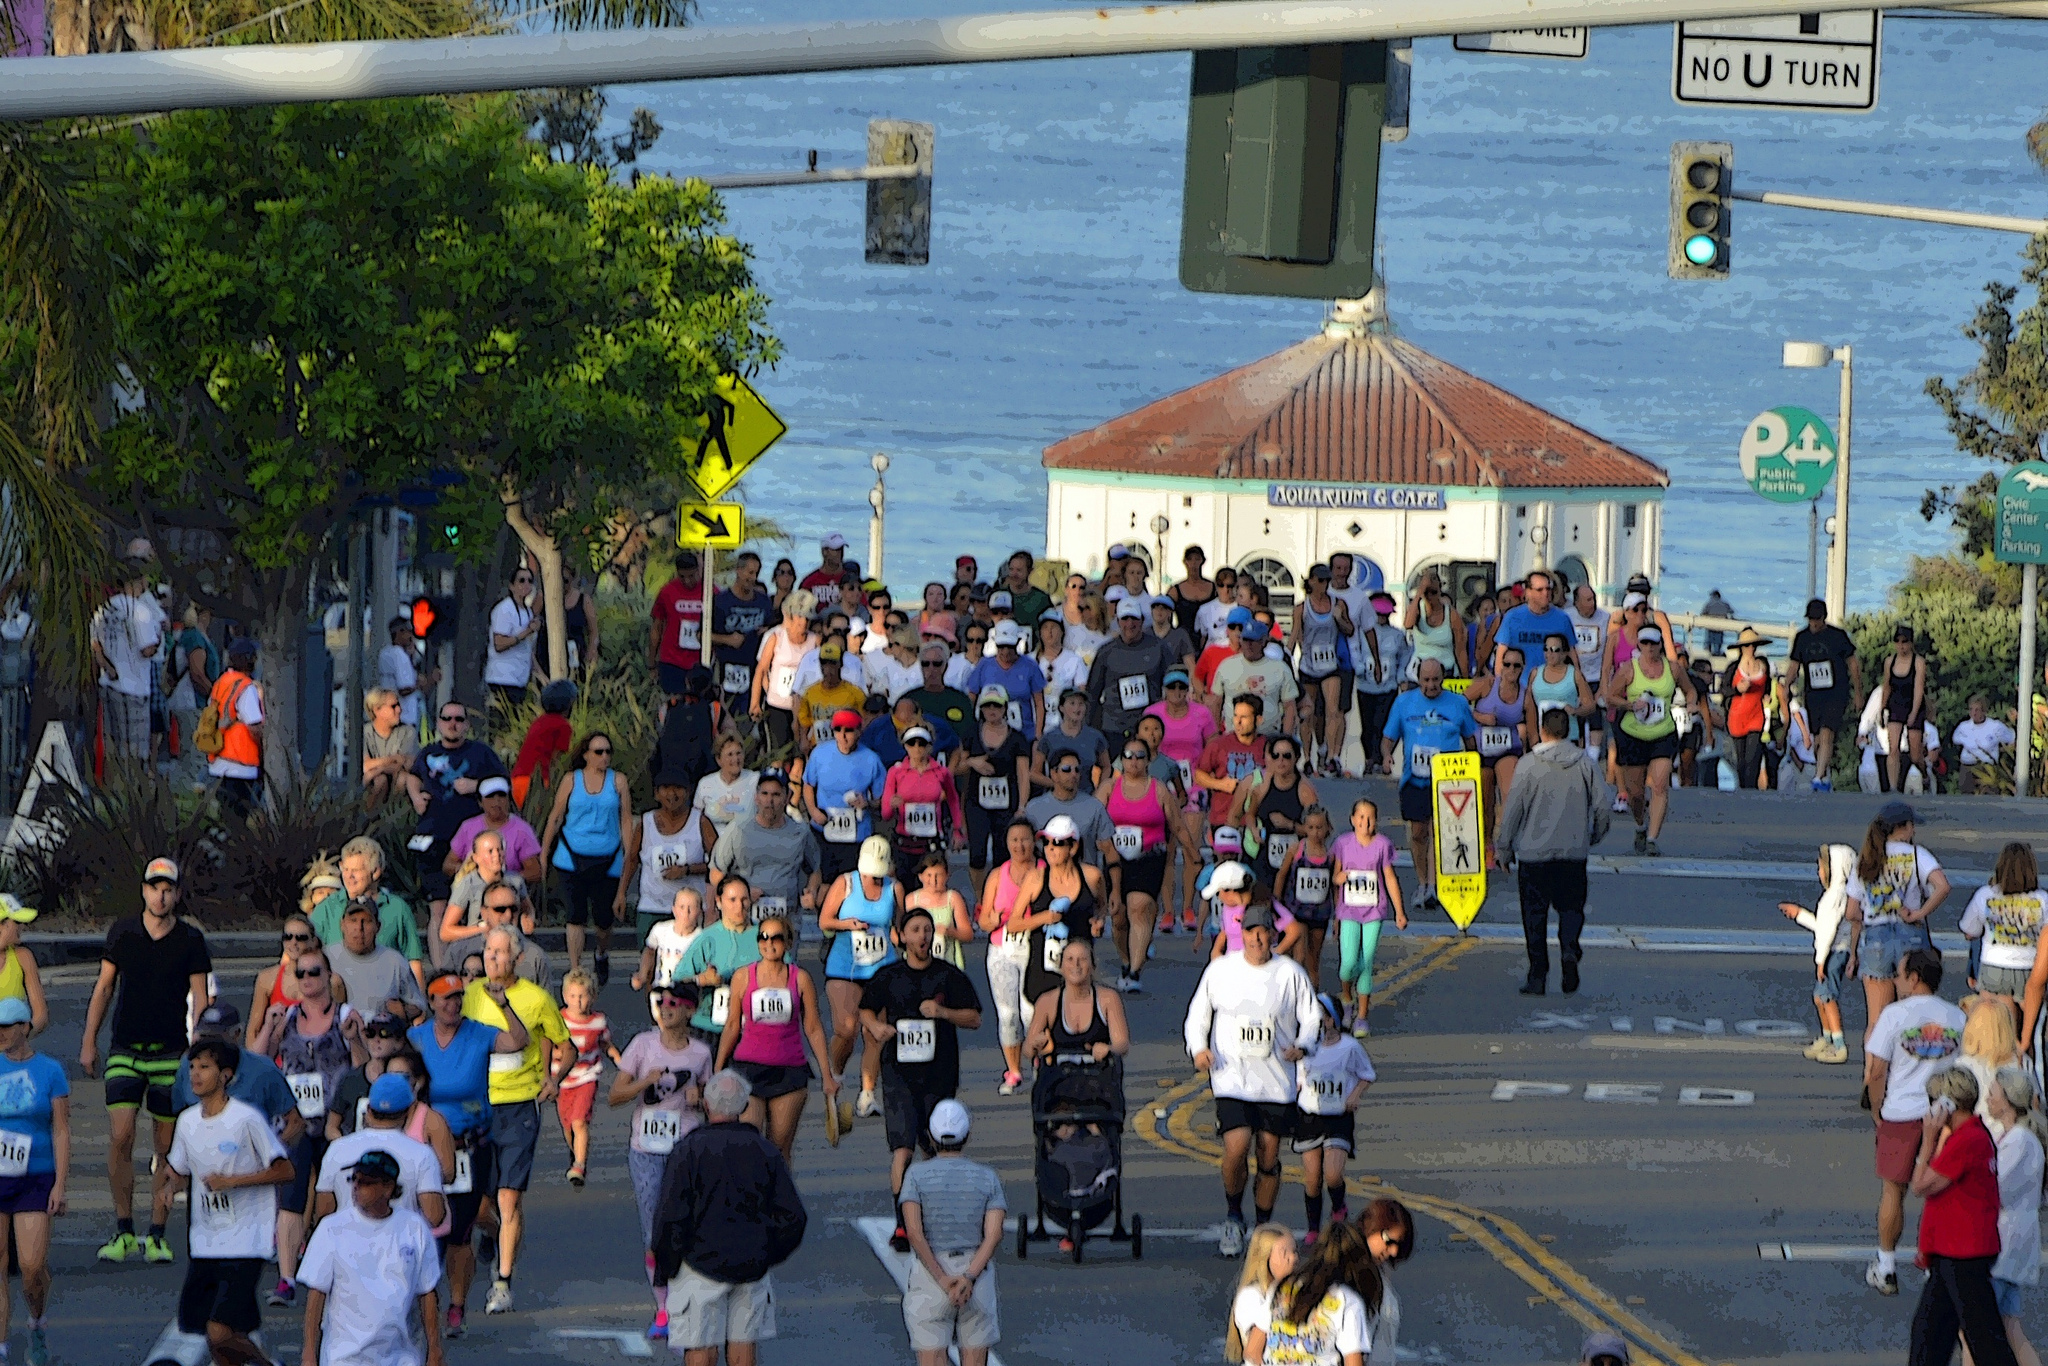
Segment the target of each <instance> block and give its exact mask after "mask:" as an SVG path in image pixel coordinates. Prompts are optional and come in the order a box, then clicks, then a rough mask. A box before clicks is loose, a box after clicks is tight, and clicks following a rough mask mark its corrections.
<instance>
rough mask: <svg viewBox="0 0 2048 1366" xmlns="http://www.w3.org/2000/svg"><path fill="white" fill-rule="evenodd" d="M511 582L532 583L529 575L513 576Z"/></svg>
mask: <svg viewBox="0 0 2048 1366" xmlns="http://www.w3.org/2000/svg"><path fill="white" fill-rule="evenodd" d="M512 582H514V583H532V582H533V575H531V574H514V575H513V576H512Z"/></svg>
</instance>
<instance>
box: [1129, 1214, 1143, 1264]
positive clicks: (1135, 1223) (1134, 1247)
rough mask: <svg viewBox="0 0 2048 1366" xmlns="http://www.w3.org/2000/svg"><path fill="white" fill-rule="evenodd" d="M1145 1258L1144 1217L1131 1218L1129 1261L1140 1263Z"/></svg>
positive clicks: (1139, 1215) (1135, 1215)
mask: <svg viewBox="0 0 2048 1366" xmlns="http://www.w3.org/2000/svg"><path fill="white" fill-rule="evenodd" d="M1144 1257H1145V1216H1144V1215H1142V1214H1133V1215H1132V1216H1131V1260H1132V1261H1134V1262H1136V1261H1142V1260H1144Z"/></svg>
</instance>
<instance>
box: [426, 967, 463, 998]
mask: <svg viewBox="0 0 2048 1366" xmlns="http://www.w3.org/2000/svg"><path fill="white" fill-rule="evenodd" d="M462 992H463V985H462V979H461V978H460V977H457V976H456V975H455V974H454V973H452V972H444V973H442V974H441V975H440V976H439V977H436V978H434V979H433V980H432V981H430V982H428V983H427V999H428V1000H432V999H433V998H434V997H436V996H460V995H461V994H462Z"/></svg>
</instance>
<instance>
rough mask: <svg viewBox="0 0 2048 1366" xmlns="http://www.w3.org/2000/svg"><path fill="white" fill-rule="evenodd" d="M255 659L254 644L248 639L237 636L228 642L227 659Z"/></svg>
mask: <svg viewBox="0 0 2048 1366" xmlns="http://www.w3.org/2000/svg"><path fill="white" fill-rule="evenodd" d="M255 657H256V642H255V641H253V640H251V639H249V637H247V636H237V637H236V638H235V639H233V640H231V641H229V642H228V658H229V659H254V658H255Z"/></svg>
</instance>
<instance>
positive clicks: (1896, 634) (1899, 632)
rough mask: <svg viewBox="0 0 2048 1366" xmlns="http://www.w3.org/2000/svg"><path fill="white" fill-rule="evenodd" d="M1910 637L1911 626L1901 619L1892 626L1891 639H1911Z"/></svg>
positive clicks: (1911, 633) (1911, 636) (1911, 635)
mask: <svg viewBox="0 0 2048 1366" xmlns="http://www.w3.org/2000/svg"><path fill="white" fill-rule="evenodd" d="M1912 638H1913V628H1912V627H1910V626H1908V625H1906V623H1905V622H1903V621H1902V622H1900V623H1899V624H1898V625H1897V626H1894V627H1892V639H1893V640H1911V639H1912Z"/></svg>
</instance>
